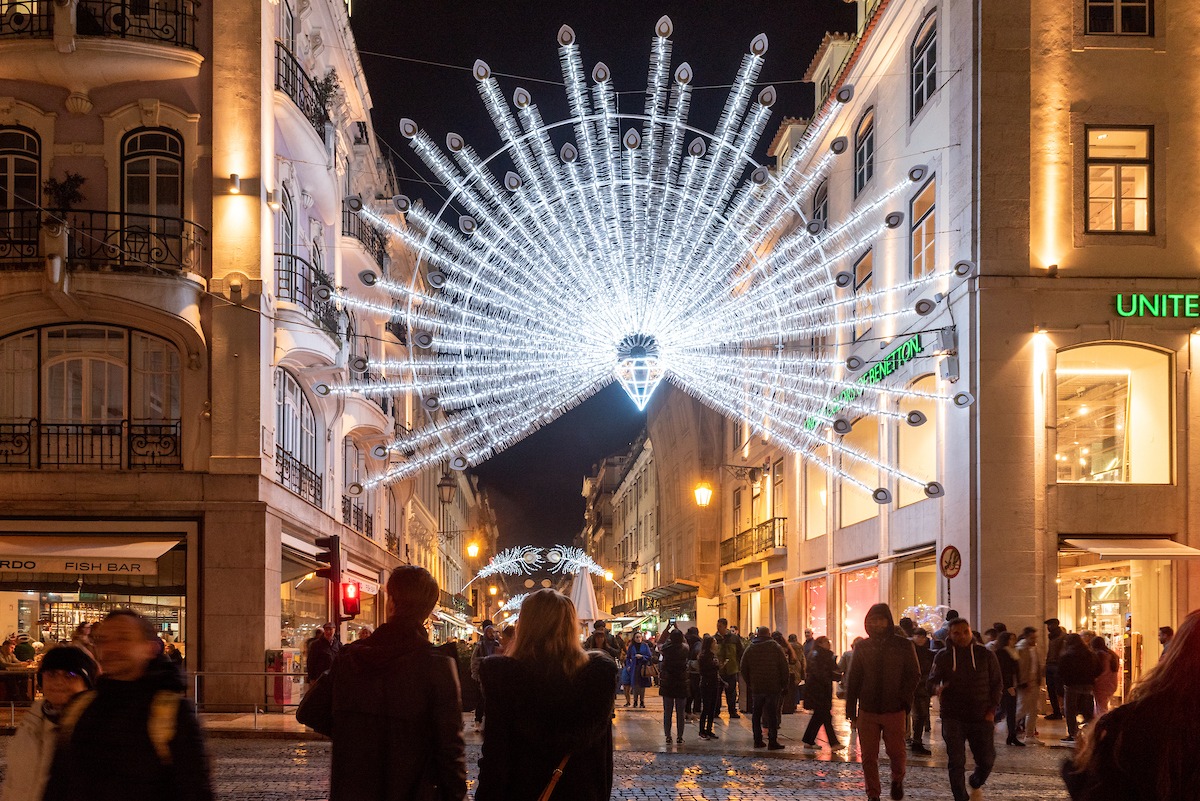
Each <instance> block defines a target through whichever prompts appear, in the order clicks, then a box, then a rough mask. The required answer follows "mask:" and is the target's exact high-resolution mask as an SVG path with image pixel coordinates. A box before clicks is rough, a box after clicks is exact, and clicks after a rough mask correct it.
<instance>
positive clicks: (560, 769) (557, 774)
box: [538, 752, 571, 801]
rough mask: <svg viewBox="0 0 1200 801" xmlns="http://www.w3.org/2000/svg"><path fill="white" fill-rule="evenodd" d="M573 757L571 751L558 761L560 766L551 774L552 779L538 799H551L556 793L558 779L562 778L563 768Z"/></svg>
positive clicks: (542, 800) (547, 800)
mask: <svg viewBox="0 0 1200 801" xmlns="http://www.w3.org/2000/svg"><path fill="white" fill-rule="evenodd" d="M570 758H571V754H570V752H567V754H566V755H565V756H564V757H563V758H562V761H561V762H559V763H558V767H557V768H555V769H554V773H552V774H550V781H549V782H548V783H547V784H546V789H544V790H542V794H541V795H539V796H538V801H550V796H551V795H553V793H554V787H555V785H557V784H558V780H559V779H561V778H562V775H563V770H564V769H565V768H566V767H567V760H568V759H570Z"/></svg>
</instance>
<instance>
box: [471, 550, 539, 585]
mask: <svg viewBox="0 0 1200 801" xmlns="http://www.w3.org/2000/svg"><path fill="white" fill-rule="evenodd" d="M541 567H542V551H541V549H540V548H534V547H533V546H532V545H518V546H516V547H514V548H507V549H505V550H503V551H501V552H500V553H498V554H496V555H495V556H493V557H492V558H491V561H489V562H488V563H487V564H486V565H484V566H483V567H481V568H479V571H478V572H476V573H475V578H473V579H471V581H475V579H481V578H487V577H488V576H495V575H500V574H503V575H506V576H520V575H526V576H528V575H530V574H532V573H536V572H537V571H538V570H539V569H541ZM471 581H468V582H467V584H470V583H471Z"/></svg>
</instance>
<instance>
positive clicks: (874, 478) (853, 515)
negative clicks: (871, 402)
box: [841, 417, 879, 528]
mask: <svg viewBox="0 0 1200 801" xmlns="http://www.w3.org/2000/svg"><path fill="white" fill-rule="evenodd" d="M843 443H844V444H845V446H846V447H847V448H849V449H850V450H852V451H854V452H855V453H860V454H862V455H863V456H864V457H866V459H869V460H875V461H878V459H879V426H878V424H877V423H876V421H875V420H873V419H871V418H867V417H863V418H860V419H859V420H857V421H856V422H855V424H854V428H853V429H852V430H851V431H850V433H849V434H847V435H846V436H845V437H844V438H843ZM842 471H843V472H845V473H846V474H848V475H850V476H851V477H853V478H855V479H857V480H858V481H859V482H861V483H862V484H864V485H865V486H867V487H870V488H871V489H863V488H862V487H860V486H858V485H856V484H852V483H850V482H849V481H845V480H843V481H842V482H841V483H842V521H841V524H842V527H843V528H845V527H846V526H850V525H853V524H855V523H861V522H862V521H864V520H870V519H871V518H873V517H878V516H879V504H877V503H876V502H875V499H874V498H872V497H871V492H872V490H874V489H875V488H876V487H878V486H879V468H877V467H876V466H875V465H874V464H873V463H872V462H871V461H863V460H862V459H853V458H851V457H849V456H845V455H843V456H842Z"/></svg>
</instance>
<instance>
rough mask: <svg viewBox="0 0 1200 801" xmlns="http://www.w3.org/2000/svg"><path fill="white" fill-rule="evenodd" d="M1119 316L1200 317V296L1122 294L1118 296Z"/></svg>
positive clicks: (1181, 294) (1183, 294) (1182, 294)
mask: <svg viewBox="0 0 1200 801" xmlns="http://www.w3.org/2000/svg"><path fill="white" fill-rule="evenodd" d="M1117 314H1119V315H1121V316H1122V317H1200V295H1196V294H1186V293H1168V294H1162V295H1147V294H1144V293H1142V292H1129V293H1127V294H1125V293H1121V294H1118V295H1117Z"/></svg>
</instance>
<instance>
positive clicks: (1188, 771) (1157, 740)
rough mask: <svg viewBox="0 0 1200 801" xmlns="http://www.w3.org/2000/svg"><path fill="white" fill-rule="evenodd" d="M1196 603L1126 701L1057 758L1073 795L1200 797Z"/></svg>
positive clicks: (1179, 800) (1104, 799)
mask: <svg viewBox="0 0 1200 801" xmlns="http://www.w3.org/2000/svg"><path fill="white" fill-rule="evenodd" d="M1197 676H1200V610H1196V611H1193V612H1192V613H1191V614H1189V615H1188V616H1187V617H1186V618H1185V619H1184V621H1183V624H1182V625H1180V627H1179V631H1178V632H1177V633H1176V634H1175V639H1174V642H1172V643H1171V647H1170V648H1169V649H1168V650H1167V652H1166V653H1165V654H1164V655H1163V658H1162V659H1161V660H1159V663H1158V665H1156V666H1155V667H1154V669H1153V670H1151V671H1150V672H1149V673H1147V674H1146V676H1145V677H1143V678H1142V680H1141V682H1139V683H1138V684H1135V685H1134V687H1133V690H1132V692H1131V693H1130V695H1129V700H1128V701H1127V702H1126V703H1124V704H1122V705H1121V706H1119V707H1117V708H1116V709H1114V710H1112V711H1111V712H1109V713H1108V714H1106V715H1104V717H1102V718H1100V720H1098V721H1097V722H1096V723H1095V724H1094V725H1093V726H1092V727H1091V729H1090V731H1088V732H1087V733H1086V734H1085V735H1084V736H1083V737H1082V742H1081V744H1080V745H1079V746H1078V749H1077V750H1076V753H1075V758H1074V759H1071V760H1068V761H1066V762H1065V763H1064V764H1063V768H1062V774H1063V780H1064V782H1065V783H1066V786H1067V791H1068V792H1069V793H1070V794H1071V798H1073V799H1075V801H1109V799H1121V801H1195V800H1196V799H1198V798H1200V760H1198V759H1196V749H1197V746H1196V744H1197V743H1200V687H1198V686H1197V682H1196V677H1197Z"/></svg>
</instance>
